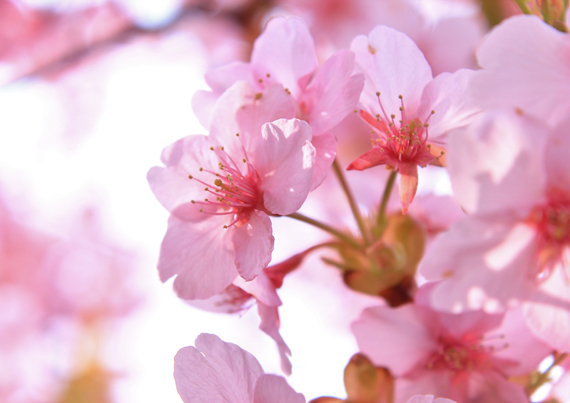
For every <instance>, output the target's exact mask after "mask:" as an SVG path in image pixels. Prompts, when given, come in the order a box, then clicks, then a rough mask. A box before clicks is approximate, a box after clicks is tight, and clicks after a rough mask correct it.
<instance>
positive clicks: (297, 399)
mask: <svg viewBox="0 0 570 403" xmlns="http://www.w3.org/2000/svg"><path fill="white" fill-rule="evenodd" d="M254 393H255V394H254V397H253V403H305V397H304V396H303V395H302V394H300V393H297V392H295V391H294V390H293V388H292V387H291V386H289V384H288V383H287V381H286V380H285V378H283V377H282V376H277V375H261V376H260V377H259V379H258V380H257V383H256V384H255V392H254Z"/></svg>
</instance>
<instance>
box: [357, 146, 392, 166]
mask: <svg viewBox="0 0 570 403" xmlns="http://www.w3.org/2000/svg"><path fill="white" fill-rule="evenodd" d="M390 161H391V160H390V158H388V157H387V156H386V154H385V153H384V152H383V151H382V150H381V149H380V147H378V146H374V147H372V149H370V151H367V152H365V153H364V154H362V155H361V156H360V157H358V158H357V159H355V160H354V161H352V162H351V163H350V165H349V166H348V167H347V168H346V170H347V171H351V170H353V169H356V170H357V171H363V170H365V169H368V168H372V167H375V166H376V165H383V164H387V163H388V162H390Z"/></svg>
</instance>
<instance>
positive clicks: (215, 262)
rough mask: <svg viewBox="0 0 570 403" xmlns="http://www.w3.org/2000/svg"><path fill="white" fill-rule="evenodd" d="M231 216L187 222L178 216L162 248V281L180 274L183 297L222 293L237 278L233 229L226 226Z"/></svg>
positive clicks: (178, 281) (177, 282) (170, 222)
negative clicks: (232, 239)
mask: <svg viewBox="0 0 570 403" xmlns="http://www.w3.org/2000/svg"><path fill="white" fill-rule="evenodd" d="M227 220H228V217H225V216H211V217H210V218H208V219H207V220H204V221H201V222H197V223H188V222H186V221H182V220H180V219H178V218H177V217H175V216H170V218H169V220H168V230H167V232H166V235H165V236H164V239H163V241H162V245H161V247H160V258H159V260H158V271H159V274H160V279H161V281H166V280H168V279H169V278H170V277H172V276H173V275H175V274H177V277H176V279H175V281H174V290H175V291H176V294H177V295H178V296H179V297H180V298H183V299H205V298H209V297H211V296H213V295H215V294H218V293H220V292H222V291H223V290H224V289H225V288H226V287H227V286H228V285H230V284H231V283H232V281H233V280H234V279H235V278H236V277H237V275H238V272H237V270H236V268H235V264H234V252H233V245H232V243H231V238H229V237H231V229H230V230H227V229H223V226H224V225H225V224H227Z"/></svg>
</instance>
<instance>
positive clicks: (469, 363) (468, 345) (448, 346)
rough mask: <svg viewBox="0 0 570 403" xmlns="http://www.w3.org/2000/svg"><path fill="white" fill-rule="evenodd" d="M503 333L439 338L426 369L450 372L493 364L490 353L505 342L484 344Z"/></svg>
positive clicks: (501, 347)
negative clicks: (438, 346) (486, 335)
mask: <svg viewBox="0 0 570 403" xmlns="http://www.w3.org/2000/svg"><path fill="white" fill-rule="evenodd" d="M503 338H504V336H503V335H498V336H490V337H486V338H476V339H473V338H469V339H465V340H453V339H447V338H441V339H440V348H439V350H438V351H437V352H436V353H434V354H433V355H432V357H431V360H430V361H429V362H428V364H427V368H428V369H446V370H449V371H452V372H461V371H479V370H485V369H489V368H490V367H492V366H493V362H492V361H493V360H492V354H493V353H495V352H497V351H501V350H504V349H505V348H507V347H508V345H507V344H505V343H502V344H499V345H494V344H485V343H488V342H492V341H493V340H495V339H503Z"/></svg>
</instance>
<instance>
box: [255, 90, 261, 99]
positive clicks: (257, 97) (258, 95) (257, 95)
mask: <svg viewBox="0 0 570 403" xmlns="http://www.w3.org/2000/svg"><path fill="white" fill-rule="evenodd" d="M262 95H263V94H262V93H261V92H258V93H257V94H255V99H261V96H262Z"/></svg>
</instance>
